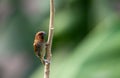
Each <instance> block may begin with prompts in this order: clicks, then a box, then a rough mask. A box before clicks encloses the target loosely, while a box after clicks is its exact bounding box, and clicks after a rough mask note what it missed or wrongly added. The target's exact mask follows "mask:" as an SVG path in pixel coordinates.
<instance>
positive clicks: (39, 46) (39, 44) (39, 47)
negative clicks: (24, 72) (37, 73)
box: [33, 31, 45, 64]
mask: <svg viewBox="0 0 120 78" xmlns="http://www.w3.org/2000/svg"><path fill="white" fill-rule="evenodd" d="M44 37H45V32H44V31H39V32H37V33H36V35H35V39H34V43H33V46H34V52H35V54H36V56H37V57H38V58H39V59H40V60H41V62H42V63H43V64H44V56H45V38H44Z"/></svg>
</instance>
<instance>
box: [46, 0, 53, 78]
mask: <svg viewBox="0 0 120 78" xmlns="http://www.w3.org/2000/svg"><path fill="white" fill-rule="evenodd" d="M53 34H54V0H50V21H49V34H48V41H47V46H46V58H47V62H45V67H44V78H49V75H50V62H51V57H52V54H51V48H52V40H53Z"/></svg>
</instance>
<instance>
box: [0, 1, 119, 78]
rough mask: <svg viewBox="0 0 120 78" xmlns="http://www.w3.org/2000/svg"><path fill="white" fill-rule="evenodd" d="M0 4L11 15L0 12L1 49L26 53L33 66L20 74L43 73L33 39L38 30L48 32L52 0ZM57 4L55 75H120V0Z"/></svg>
mask: <svg viewBox="0 0 120 78" xmlns="http://www.w3.org/2000/svg"><path fill="white" fill-rule="evenodd" d="M2 4H4V5H5V4H6V5H7V6H6V7H4V8H0V10H1V11H2V9H5V8H6V9H5V11H3V13H2V12H0V16H3V15H5V14H6V16H7V17H4V19H3V18H0V20H2V21H0V22H1V24H0V32H1V33H0V42H1V44H0V46H1V47H0V53H1V54H11V55H15V54H20V53H21V54H22V53H26V55H27V56H28V57H29V58H28V57H27V60H28V61H29V62H30V63H28V64H29V65H30V68H29V69H28V70H27V71H25V72H24V73H25V74H24V76H22V78H42V77H43V66H42V65H40V62H39V59H37V58H36V56H35V55H34V53H33V46H32V44H33V40H34V35H35V33H36V32H37V31H40V30H44V31H46V33H48V24H49V6H48V5H49V1H45V0H35V1H32V0H9V1H8V0H1V3H0V5H1V6H3V5H2ZM55 5H56V11H55V13H56V15H55V34H54V40H53V48H52V50H53V51H52V52H53V58H52V65H51V75H50V76H51V78H56V77H57V78H119V77H120V75H119V73H120V63H119V61H120V53H119V52H120V48H119V47H120V43H119V42H120V21H119V20H120V16H119V13H120V1H119V0H55ZM8 7H9V8H8ZM38 7H39V8H38ZM8 9H9V10H8ZM6 10H7V11H8V12H7V13H6ZM4 12H5V13H4ZM46 40H47V37H46ZM39 65H40V66H39Z"/></svg>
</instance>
